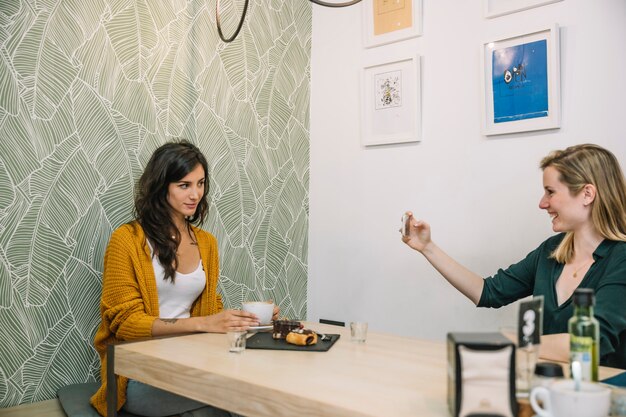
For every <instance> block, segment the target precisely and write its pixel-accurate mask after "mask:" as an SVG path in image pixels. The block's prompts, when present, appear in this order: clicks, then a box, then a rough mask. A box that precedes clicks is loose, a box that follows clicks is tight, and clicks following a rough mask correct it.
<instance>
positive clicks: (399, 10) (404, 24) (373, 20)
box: [363, 0, 422, 48]
mask: <svg viewBox="0 0 626 417" xmlns="http://www.w3.org/2000/svg"><path fill="white" fill-rule="evenodd" d="M363 22H364V24H363V39H364V41H363V42H364V44H365V47H366V48H371V47H374V46H379V45H384V44H387V43H392V42H397V41H401V40H404V39H409V38H414V37H416V36H420V35H421V34H422V0H364V1H363Z"/></svg>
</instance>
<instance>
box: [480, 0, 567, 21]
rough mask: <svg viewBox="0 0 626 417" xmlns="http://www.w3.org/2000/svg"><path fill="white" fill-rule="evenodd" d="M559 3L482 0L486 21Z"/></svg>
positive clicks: (530, 0) (549, 1) (548, 1)
mask: <svg viewBox="0 0 626 417" xmlns="http://www.w3.org/2000/svg"><path fill="white" fill-rule="evenodd" d="M560 1H563V0H483V2H484V9H485V17H486V18H487V19H492V18H494V17H499V16H504V15H507V14H511V13H516V12H521V11H523V10H528V9H532V8H534V7H540V6H545V5H546V4H552V3H558V2H560Z"/></svg>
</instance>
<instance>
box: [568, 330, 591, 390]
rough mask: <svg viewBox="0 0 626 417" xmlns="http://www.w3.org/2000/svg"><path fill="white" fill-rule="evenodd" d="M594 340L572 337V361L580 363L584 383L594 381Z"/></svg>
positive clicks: (570, 361)
mask: <svg viewBox="0 0 626 417" xmlns="http://www.w3.org/2000/svg"><path fill="white" fill-rule="evenodd" d="M592 353H593V338H592V337H584V336H573V335H570V360H569V363H570V364H571V363H572V362H574V361H578V362H580V368H581V371H582V372H581V374H582V375H581V376H582V380H583V381H592V373H591V367H592V361H593V354H592Z"/></svg>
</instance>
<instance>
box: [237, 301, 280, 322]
mask: <svg viewBox="0 0 626 417" xmlns="http://www.w3.org/2000/svg"><path fill="white" fill-rule="evenodd" d="M242 310H243V311H247V312H248V313H252V314H254V315H256V316H257V317H258V318H259V325H261V326H265V325H269V324H271V323H272V315H273V314H274V303H272V302H271V301H246V302H244V303H243V304H242Z"/></svg>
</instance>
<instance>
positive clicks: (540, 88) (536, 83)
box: [482, 25, 561, 135]
mask: <svg viewBox="0 0 626 417" xmlns="http://www.w3.org/2000/svg"><path fill="white" fill-rule="evenodd" d="M482 64H483V65H482V66H483V72H482V74H483V75H482V85H483V89H482V91H483V103H484V106H483V109H484V111H483V133H484V134H485V135H501V134H506V133H515V132H527V131H533V130H544V129H556V128H558V127H560V125H561V109H560V107H561V93H560V68H559V28H558V26H557V25H552V26H550V27H543V28H539V29H537V30H536V31H532V32H528V33H525V34H523V35H517V36H512V37H508V38H503V39H500V40H497V41H491V42H485V43H484V44H483V45H482Z"/></svg>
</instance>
